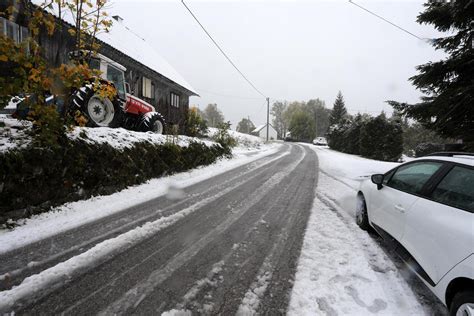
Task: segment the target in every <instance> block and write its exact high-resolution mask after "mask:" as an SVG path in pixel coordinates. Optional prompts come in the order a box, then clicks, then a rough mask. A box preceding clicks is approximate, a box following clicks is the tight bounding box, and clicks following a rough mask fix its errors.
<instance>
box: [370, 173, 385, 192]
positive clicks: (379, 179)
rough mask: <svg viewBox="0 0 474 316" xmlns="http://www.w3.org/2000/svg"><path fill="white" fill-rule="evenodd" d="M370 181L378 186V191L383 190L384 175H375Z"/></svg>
mask: <svg viewBox="0 0 474 316" xmlns="http://www.w3.org/2000/svg"><path fill="white" fill-rule="evenodd" d="M370 180H372V183H374V184H376V185H377V190H380V189H382V187H383V186H382V183H383V174H373V175H372V176H371V177H370Z"/></svg>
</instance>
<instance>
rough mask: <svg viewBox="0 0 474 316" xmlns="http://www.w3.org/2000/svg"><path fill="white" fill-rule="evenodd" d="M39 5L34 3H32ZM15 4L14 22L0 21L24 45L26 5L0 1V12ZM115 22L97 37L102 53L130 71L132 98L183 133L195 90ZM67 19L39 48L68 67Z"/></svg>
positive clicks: (70, 41)
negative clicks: (141, 102) (137, 99)
mask: <svg viewBox="0 0 474 316" xmlns="http://www.w3.org/2000/svg"><path fill="white" fill-rule="evenodd" d="M38 1H39V0H32V3H39V2H38ZM12 2H15V3H16V4H17V5H19V6H20V8H19V10H18V12H19V13H18V14H16V15H15V16H14V19H12V20H11V21H10V20H6V19H4V18H0V31H1V32H4V34H5V35H7V36H10V37H12V38H14V39H15V40H18V41H21V40H22V38H24V37H25V36H28V30H27V28H26V26H27V25H28V21H27V20H26V17H25V15H24V14H22V12H24V8H23V7H21V6H22V5H23V2H21V4H19V3H18V2H16V1H11V0H10V1H8V0H7V1H0V10H2V11H4V10H5V9H6V8H7V7H8V6H9V5H11V4H13V3H12ZM113 18H114V20H113V22H114V23H113V26H112V27H111V29H110V32H108V33H105V32H103V33H100V34H98V35H97V38H98V40H99V43H100V45H101V46H100V49H99V52H100V53H101V54H102V55H104V56H106V57H109V58H110V59H112V60H114V61H116V62H118V63H120V64H121V65H123V66H124V67H125V68H127V71H126V73H125V80H126V81H127V82H128V83H129V84H130V87H131V90H132V94H133V95H135V96H137V97H139V98H141V99H143V100H145V101H147V102H148V103H151V104H152V105H153V106H154V107H155V108H156V110H157V111H159V112H160V113H161V114H162V115H163V116H164V117H165V120H166V121H167V123H168V124H177V125H179V127H180V129H181V131H182V130H183V129H184V124H185V118H186V112H187V111H188V109H189V97H190V96H197V95H198V94H197V92H196V90H194V88H193V87H192V86H191V85H190V84H189V83H188V82H186V80H184V78H183V77H181V75H180V74H179V73H178V72H177V71H176V70H175V69H174V68H173V67H172V66H171V65H170V64H169V63H168V62H167V61H166V60H165V59H164V58H163V57H162V56H160V55H159V54H158V52H156V50H155V49H154V48H153V47H151V46H150V44H149V43H148V42H146V41H145V40H144V39H142V38H141V37H139V36H138V35H136V34H135V33H133V32H132V31H131V30H130V29H129V28H128V27H127V26H126V25H125V24H124V21H123V19H122V18H120V17H119V16H114V17H113ZM64 19H65V20H59V19H57V20H56V22H57V23H58V24H61V25H63V26H66V27H63V28H57V30H56V31H55V33H54V34H53V36H48V35H47V34H46V32H45V31H44V32H42V34H41V36H40V41H39V44H40V46H41V47H42V48H43V53H44V57H45V58H46V60H47V61H48V62H49V63H50V64H51V65H56V66H57V65H59V64H61V63H67V62H68V57H67V56H68V55H67V54H68V52H69V51H71V50H72V49H73V47H74V46H73V45H74V40H73V38H72V37H71V35H70V34H69V33H68V32H67V28H68V27H70V26H72V25H71V23H68V22H70V21H69V20H70V19H68V18H67V16H66V17H65V18H64ZM2 26H3V27H2ZM60 32H61V33H60Z"/></svg>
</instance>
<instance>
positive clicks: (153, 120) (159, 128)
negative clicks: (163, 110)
mask: <svg viewBox="0 0 474 316" xmlns="http://www.w3.org/2000/svg"><path fill="white" fill-rule="evenodd" d="M165 127H166V124H165V119H164V118H163V116H162V115H161V114H160V113H158V112H148V113H145V114H144V115H143V117H142V119H141V122H140V130H141V131H142V132H153V133H155V134H163V133H164V131H165Z"/></svg>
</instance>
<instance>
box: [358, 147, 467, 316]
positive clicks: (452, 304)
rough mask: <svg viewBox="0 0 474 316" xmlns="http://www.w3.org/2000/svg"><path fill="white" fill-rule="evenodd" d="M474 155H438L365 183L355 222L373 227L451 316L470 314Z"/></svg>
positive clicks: (360, 194) (407, 164)
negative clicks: (445, 307)
mask: <svg viewBox="0 0 474 316" xmlns="http://www.w3.org/2000/svg"><path fill="white" fill-rule="evenodd" d="M473 213H474V154H461V153H439V154H432V155H429V156H425V157H422V158H418V159H415V160H413V161H410V162H407V163H404V164H401V165H399V166H398V167H396V168H394V169H392V170H390V171H388V172H387V173H385V174H375V175H372V177H371V181H363V182H362V183H361V186H360V189H359V192H358V194H357V209H356V222H357V224H358V225H359V227H361V228H362V229H364V230H375V231H376V232H377V233H378V234H379V235H380V236H382V237H383V238H384V239H385V240H386V241H388V244H389V245H392V246H393V247H395V250H396V252H397V253H398V254H399V255H400V256H401V257H402V259H403V260H404V261H405V262H406V263H407V265H408V266H409V267H410V268H411V270H413V271H414V272H415V273H416V274H417V275H418V276H419V277H420V279H421V280H422V281H423V282H424V283H425V284H426V285H427V286H428V287H429V288H430V289H431V291H432V292H433V293H434V294H435V295H436V296H437V297H438V298H439V299H440V300H441V301H442V302H443V303H444V304H445V305H446V306H447V308H448V309H449V311H450V315H458V316H460V315H474V214H473Z"/></svg>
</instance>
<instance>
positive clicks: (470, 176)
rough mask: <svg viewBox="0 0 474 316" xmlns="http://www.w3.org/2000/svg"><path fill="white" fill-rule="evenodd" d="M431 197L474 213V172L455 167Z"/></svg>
mask: <svg viewBox="0 0 474 316" xmlns="http://www.w3.org/2000/svg"><path fill="white" fill-rule="evenodd" d="M431 197H432V199H433V200H434V201H436V202H439V203H443V204H447V205H450V206H453V207H457V208H461V209H464V210H466V211H469V212H471V213H472V212H474V170H473V169H469V168H464V167H460V166H455V167H454V168H453V169H451V171H450V172H449V173H448V174H447V175H446V176H445V177H444V178H443V180H441V182H440V183H439V184H438V186H437V187H436V188H435V190H434V191H433V193H432V194H431Z"/></svg>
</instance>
